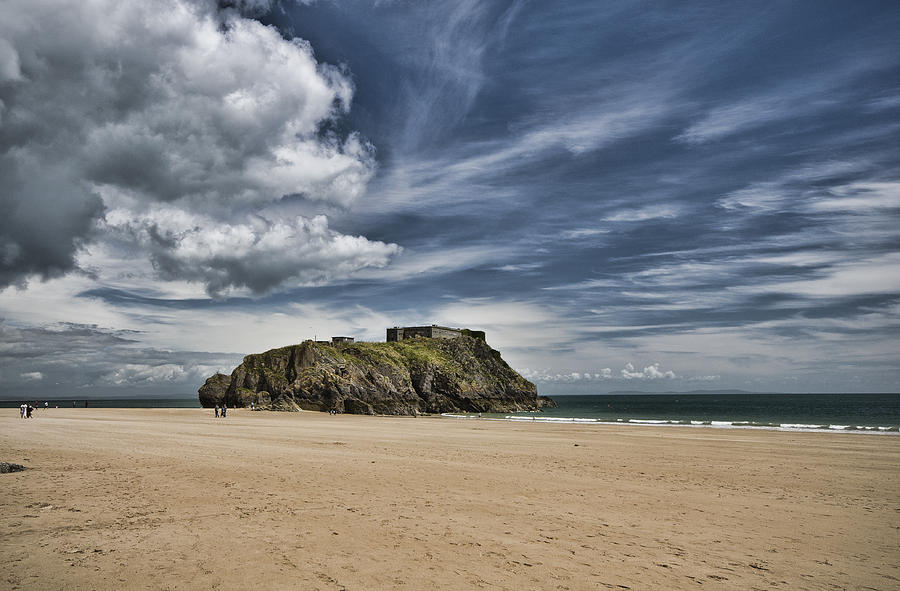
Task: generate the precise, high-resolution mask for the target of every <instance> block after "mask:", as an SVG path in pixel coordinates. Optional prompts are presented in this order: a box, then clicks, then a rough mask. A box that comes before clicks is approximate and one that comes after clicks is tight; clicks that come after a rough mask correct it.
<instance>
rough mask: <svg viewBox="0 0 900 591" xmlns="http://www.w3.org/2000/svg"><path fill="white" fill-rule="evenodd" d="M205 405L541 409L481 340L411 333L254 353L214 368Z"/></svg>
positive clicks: (528, 387)
mask: <svg viewBox="0 0 900 591" xmlns="http://www.w3.org/2000/svg"><path fill="white" fill-rule="evenodd" d="M199 393H200V403H201V404H202V405H203V406H205V407H210V406H213V405H215V404H222V403H225V404H228V405H229V406H233V405H236V406H249V405H250V403H251V402H253V403H254V404H255V405H256V406H257V407H259V408H268V409H276V410H297V409H304V410H322V411H328V410H336V411H338V412H347V413H355V414H394V415H413V414H417V413H440V412H461V411H469V412H510V411H516V410H537V409H539V408H541V407H544V406H555V403H554V402H553V401H552V400H551V399H549V398H547V397H544V396H538V395H537V389H536V388H535V386H534V384H532V383H531V382H529V381H528V380H526V379H525V378H523V377H522V376H520V375H519V374H518V373H516V372H515V371H514V370H513V369H512V368H510V367H509V366H508V365H507V364H506V362H505V361H503V359H502V358H501V357H500V353H499V352H497V351H495V350H494V349H492V348H491V347H490V346H488V345H487V343H485V342H484V341H483V340H480V339H476V338H472V337H468V336H462V337H459V338H457V339H428V338H419V339H410V340H407V341H400V342H391V343H349V344H333V345H332V344H321V343H315V342H313V341H304V342H303V343H301V344H299V345H293V346H290V347H282V348H280V349H272V350H271V351H266V352H265V353H260V354H258V355H248V356H247V357H245V358H244V361H243V363H241V364H240V365H239V366H237V368H235V370H234V371H233V372H231V376H226V375H224V374H216V375H214V376H212V377H210V378H209V379H207V380H206V383H205V384H204V385H203V386H202V387H201V388H200V390H199Z"/></svg>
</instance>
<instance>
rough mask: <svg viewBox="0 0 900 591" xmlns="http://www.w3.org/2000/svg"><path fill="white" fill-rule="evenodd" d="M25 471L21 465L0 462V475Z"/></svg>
mask: <svg viewBox="0 0 900 591" xmlns="http://www.w3.org/2000/svg"><path fill="white" fill-rule="evenodd" d="M22 470H25V466H23V465H22V464H12V463H10V462H0V474H8V473H10V472H21V471H22Z"/></svg>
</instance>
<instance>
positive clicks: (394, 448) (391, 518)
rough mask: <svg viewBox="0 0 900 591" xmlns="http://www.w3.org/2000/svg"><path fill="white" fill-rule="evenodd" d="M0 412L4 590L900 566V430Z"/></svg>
mask: <svg viewBox="0 0 900 591" xmlns="http://www.w3.org/2000/svg"><path fill="white" fill-rule="evenodd" d="M3 413H4V414H3V415H2V416H0V461H6V462H15V463H19V464H24V465H26V466H28V467H29V469H28V470H26V471H24V472H17V473H11V474H0V562H2V565H3V568H2V575H0V588H4V589H126V588H127V589H246V588H251V587H261V588H268V589H352V590H368V589H410V590H413V589H415V590H421V589H477V588H485V589H606V588H609V589H696V588H698V587H699V586H700V585H702V586H703V588H713V589H775V588H784V589H884V590H888V589H898V588H900V437H898V436H879V435H857V434H831V433H783V432H774V431H748V430H726V429H694V428H675V427H668V428H659V427H637V426H635V427H631V426H598V425H555V424H542V423H534V424H532V423H527V424H522V423H505V422H494V421H487V420H454V419H445V418H418V419H411V418H393V417H358V416H334V417H333V416H329V415H327V414H320V413H269V412H250V411H249V410H230V411H229V415H228V418H227V419H224V420H223V419H218V420H217V419H215V418H213V416H212V412H211V411H205V410H197V409H152V410H144V409H141V410H137V409H93V408H92V409H49V410H44V409H39V410H38V411H36V415H37V416H36V418H35V419H32V420H30V421H26V420H21V419H19V418H18V410H17V409H3Z"/></svg>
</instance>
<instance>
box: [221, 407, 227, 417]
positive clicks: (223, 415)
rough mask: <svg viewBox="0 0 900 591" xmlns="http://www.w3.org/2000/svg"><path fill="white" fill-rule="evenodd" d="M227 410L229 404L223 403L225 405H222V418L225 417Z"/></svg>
mask: <svg viewBox="0 0 900 591" xmlns="http://www.w3.org/2000/svg"><path fill="white" fill-rule="evenodd" d="M227 410H228V405H227V404H223V405H222V418H223V419H224V418H225V411H227Z"/></svg>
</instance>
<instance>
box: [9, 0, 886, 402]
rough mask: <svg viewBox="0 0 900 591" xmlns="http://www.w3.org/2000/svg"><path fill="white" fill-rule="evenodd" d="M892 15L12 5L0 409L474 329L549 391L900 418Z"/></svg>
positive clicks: (195, 0)
mask: <svg viewBox="0 0 900 591" xmlns="http://www.w3.org/2000/svg"><path fill="white" fill-rule="evenodd" d="M897 31H900V4H898V3H896V2H874V1H860V2H830V1H827V0H821V1H809V2H804V1H801V2H758V3H746V2H736V1H735V2H731V1H725V2H693V3H683V2H662V1H659V2H641V1H637V0H630V1H617V0H610V1H605V2H596V1H593V0H571V1H568V2H537V1H526V0H512V1H500V0H496V1H495V0H477V1H476V0H457V1H454V2H413V1H411V0H407V1H402V0H395V1H391V0H318V1H315V0H305V1H291V0H284V1H280V2H279V1H277V0H231V1H220V2H214V1H213V0H157V1H154V2H144V1H138V0H78V1H75V0H52V1H51V0H4V1H3V2H0V398H7V399H16V398H19V397H27V398H29V399H30V398H39V399H43V398H54V397H57V398H62V397H74V398H82V397H104V396H118V397H122V396H134V397H167V398H168V397H193V396H195V395H196V390H197V388H198V387H199V386H200V385H202V383H203V381H204V380H205V378H206V377H208V376H209V375H211V374H213V373H215V372H217V371H221V372H224V373H230V372H231V370H232V369H233V368H234V367H235V366H236V365H237V364H238V363H240V361H241V359H242V357H243V356H244V355H247V354H250V353H257V352H261V351H264V350H267V349H270V348H274V347H280V346H285V345H290V344H294V343H299V342H301V341H302V340H304V339H309V338H318V339H320V340H321V339H328V338H330V337H331V336H336V335H342V336H344V335H346V336H354V337H356V338H357V339H359V340H372V341H380V340H384V339H385V329H386V328H387V327H391V326H398V325H399V326H403V325H421V324H441V325H447V326H455V327H468V328H471V329H475V330H484V331H486V333H487V340H488V343H489V344H491V345H492V346H493V347H494V348H496V349H499V350H500V351H501V353H502V354H503V357H504V359H506V360H507V362H508V363H509V364H510V365H511V366H512V367H513V368H514V369H516V370H518V371H519V372H520V373H522V374H523V375H524V376H525V377H527V378H529V379H530V380H532V381H534V382H535V384H536V385H537V386H538V390H539V392H540V393H541V394H548V395H560V394H586V393H605V392H610V391H619V390H641V391H686V390H701V389H704V390H710V389H713V390H714V389H742V390H748V391H760V392H766V391H768V392H772V391H779V392H781V391H783V392H897V391H898V390H900V387H898V384H900V36H898V34H897Z"/></svg>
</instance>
